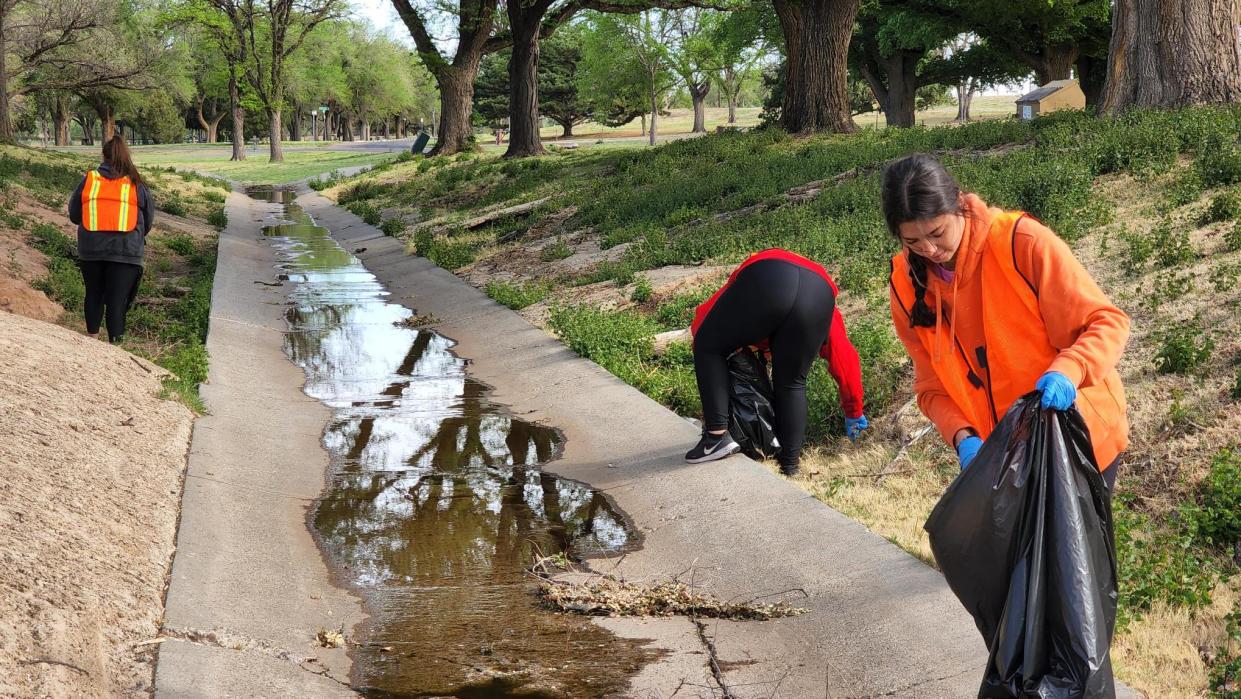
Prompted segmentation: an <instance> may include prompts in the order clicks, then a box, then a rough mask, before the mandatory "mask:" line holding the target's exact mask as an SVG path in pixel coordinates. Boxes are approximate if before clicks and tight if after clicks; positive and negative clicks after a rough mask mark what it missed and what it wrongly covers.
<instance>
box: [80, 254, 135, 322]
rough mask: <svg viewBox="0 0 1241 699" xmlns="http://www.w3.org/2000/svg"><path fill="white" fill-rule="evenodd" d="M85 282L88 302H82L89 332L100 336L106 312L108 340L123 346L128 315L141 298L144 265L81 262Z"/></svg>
mask: <svg viewBox="0 0 1241 699" xmlns="http://www.w3.org/2000/svg"><path fill="white" fill-rule="evenodd" d="M78 266H80V267H81V268H82V281H83V282H85V283H86V299H85V300H84V301H83V302H82V307H83V310H85V312H86V332H88V333H91V334H92V335H93V334H95V333H97V332H99V325H100V323H101V322H102V321H103V316H104V308H105V307H106V308H107V313H108V339H109V340H110V341H112V342H120V341H121V339H122V338H123V337H124V336H125V314H126V313H127V312H128V311H129V306H130V305H131V304H132V303H133V302H134V297H135V296H137V295H138V282H139V281H141V280H142V265H131V264H126V263H124V262H102V261H95V260H92V261H82V262H79V263H78Z"/></svg>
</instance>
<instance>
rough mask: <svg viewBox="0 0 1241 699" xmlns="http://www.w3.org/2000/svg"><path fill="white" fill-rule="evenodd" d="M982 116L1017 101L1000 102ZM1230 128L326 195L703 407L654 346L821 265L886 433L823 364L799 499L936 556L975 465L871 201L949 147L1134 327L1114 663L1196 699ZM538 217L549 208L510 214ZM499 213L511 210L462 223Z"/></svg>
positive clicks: (869, 142) (626, 157)
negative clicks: (780, 260)
mask: <svg viewBox="0 0 1241 699" xmlns="http://www.w3.org/2000/svg"><path fill="white" fill-rule="evenodd" d="M982 106H985V107H986V108H987V109H988V110H993V111H994V112H995V113H996V114H998V113H999V111H1000V109H1001V108H1004V109H1005V110H1007V107H1006V106H1005V104H1004V100H1001V99H998V98H997V99H992V100H989V102H988V103H985V104H984V105H982ZM979 111H981V110H979ZM979 111H976V115H978V114H979ZM944 114H946V112H944ZM944 114H941V115H940V116H941V117H943V116H944ZM951 116H955V111H954V112H953V114H951V115H948V118H951ZM1239 137H1241V109H1191V110H1184V111H1181V112H1175V113H1162V112H1134V113H1131V114H1129V115H1126V117H1124V118H1123V119H1118V120H1111V119H1096V118H1094V117H1090V116H1087V115H1085V114H1082V113H1064V114H1057V115H1053V116H1049V117H1045V118H1042V119H1039V120H1036V121H1035V122H1021V121H1018V120H1016V119H990V120H980V121H978V122H976V123H973V124H969V125H964V126H956V125H953V126H943V127H920V128H913V129H906V130H884V129H878V130H876V129H865V130H863V131H861V132H860V133H858V134H854V135H849V136H818V137H813V138H809V139H795V138H790V137H788V136H787V135H784V134H781V133H779V132H776V131H754V132H751V133H736V134H724V135H708V136H705V137H702V138H695V139H684V140H679V141H676V142H674V143H670V144H666V145H661V146H660V147H658V148H653V149H652V148H642V147H634V148H615V149H606V150H605V149H591V148H583V149H580V150H576V151H562V152H553V154H551V155H548V156H545V157H540V158H530V159H523V160H516V161H504V160H500V159H498V158H496V157H494V156H492V155H482V156H480V155H477V154H463V155H458V156H454V157H452V158H431V159H418V160H415V161H411V162H406V163H398V164H394V165H387V166H383V167H381V168H378V169H376V170H375V171H374V172H372V173H368V174H366V175H363V176H360V177H357V178H349V179H346V180H344V181H343V182H339V183H336V184H335V185H334V186H332V187H331V188H329V189H328V190H327V191H326V193H327V194H328V196H331V197H335V198H337V199H338V200H339V201H340V202H341V203H343V204H346V205H348V206H349V208H350V209H351V210H358V211H366V212H370V213H372V214H373V215H374V218H375V219H376V220H377V221H379V220H380V219H384V220H382V221H381V223H382V224H383V225H384V227H385V230H391V231H393V232H394V233H396V234H398V235H402V236H404V237H405V238H406V240H407V241H408V242H409V243H410V244H411V251H414V252H416V253H417V254H420V255H423V256H425V257H428V258H429V259H431V260H432V261H434V262H436V263H437V264H439V265H440V266H442V267H445V268H447V269H449V270H452V271H454V272H456V273H457V274H459V275H461V276H463V277H464V278H465V279H467V280H468V281H470V282H471V283H473V284H475V285H477V286H480V287H483V288H485V290H486V291H487V293H488V294H489V295H491V296H492V297H493V298H495V299H496V300H497V301H499V302H501V303H504V304H505V305H508V306H510V307H512V308H514V309H519V311H520V312H521V313H522V314H523V316H525V317H526V318H527V319H529V320H530V321H531V322H533V323H535V324H538V325H540V326H542V327H544V328H545V329H547V330H548V331H549V332H553V333H555V334H556V335H557V336H558V337H560V338H561V339H562V340H563V341H564V342H565V343H566V344H567V345H569V346H570V347H571V348H572V349H574V350H575V351H577V352H578V353H580V354H582V355H584V356H586V357H588V358H591V359H593V360H595V361H596V362H598V363H600V364H601V365H603V366H604V367H605V368H607V369H608V370H609V371H611V372H613V373H614V374H615V375H617V376H618V377H619V378H621V379H623V380H625V381H627V382H629V383H631V384H633V385H634V386H636V387H637V388H639V389H640V390H642V391H644V392H645V393H647V394H648V395H650V396H651V397H653V398H655V399H656V400H659V401H660V402H662V403H663V404H665V405H667V406H668V407H670V408H672V409H674V410H676V411H678V412H680V413H681V414H683V415H686V416H694V415H696V414H697V412H698V411H699V410H700V406H699V404H698V395H697V390H696V386H695V381H694V373H693V367H692V357H691V354H690V351H689V347H688V345H687V344H686V343H685V342H683V341H673V342H672V344H669V345H667V348H666V350H663V351H656V341H655V338H656V335H659V334H661V333H663V332H666V331H675V330H677V329H681V328H684V327H686V326H687V325H688V323H689V320H690V318H691V317H692V312H693V308H694V306H695V305H696V303H698V302H699V301H701V300H702V299H703V298H704V297H705V295H706V294H708V293H710V291H711V290H713V289H714V288H715V286H717V285H718V283H719V281H720V279H721V278H722V276H723V275H724V274H726V273H727V270H728V269H730V268H731V266H733V265H735V264H736V263H738V262H739V261H741V260H742V259H744V257H745V256H746V255H747V254H748V253H750V252H753V251H755V250H760V249H763V248H765V247H772V246H778V247H785V248H789V249H792V250H794V251H796V252H799V253H801V254H804V255H806V256H808V257H811V258H812V259H815V260H817V261H819V262H821V263H823V264H824V266H825V267H827V269H829V270H830V271H831V272H832V273H833V275H834V276H835V277H836V280H837V281H838V282H839V284H840V287H841V289H842V294H841V297H840V304H841V307H842V309H843V310H844V312H845V317H846V318H847V322H848V325H849V334H850V336H851V338H852V339H853V341H854V344H855V345H856V346H857V348H858V350H859V353H860V355H861V356H862V359H863V375H864V381H865V385H866V389H867V414H868V416H869V417H870V418H871V423H872V425H873V427H872V429H871V430H870V431H869V432H868V434H866V435H865V437H864V438H863V439H862V440H861V443H860V444H859V445H857V446H853V445H851V444H850V443H849V442H848V440H845V439H843V438H842V437H841V434H840V433H841V426H840V425H841V415H840V409H839V406H838V399H837V396H836V389H835V386H834V384H833V383H832V382H831V380H830V377H828V376H827V374H826V371H824V370H823V367H822V365H821V363H816V365H817V366H816V367H815V369H814V370H813V372H812V375H811V379H810V385H809V390H808V393H809V399H810V410H811V415H810V423H811V425H812V428H811V434H810V435H809V437H810V439H811V444H812V448H811V450H810V453H809V454H808V455H807V457H806V458H805V460H804V462H803V473H802V475H801V476H799V477H797V478H796V479H795V482H797V483H798V484H799V485H801V486H802V487H804V488H805V489H806V490H807V491H808V492H809V493H811V494H813V495H814V496H816V497H818V498H819V499H821V500H823V501H824V502H826V503H827V504H829V505H831V506H833V507H835V508H837V509H838V510H840V511H842V512H844V513H846V514H848V515H849V516H851V517H854V518H855V519H857V520H858V521H860V522H862V523H863V524H864V525H866V526H867V527H869V528H870V529H871V530H873V531H875V532H876V533H878V534H880V535H881V536H884V537H885V538H888V539H889V540H891V541H893V542H894V543H896V544H897V545H899V546H901V547H902V548H904V549H906V550H907V551H909V552H910V553H912V554H913V555H915V556H919V557H920V558H922V559H924V560H927V561H928V562H930V559H931V556H930V553H929V549H928V547H927V543H926V534H925V532H924V531H923V530H922V526H921V525H922V522H924V521H925V520H926V516H927V514H928V513H929V511H930V509H931V507H932V506H933V505H934V503H935V502H936V501H937V499H938V498H939V495H940V494H941V493H942V492H943V489H944V488H945V487H946V486H947V485H948V483H950V482H951V480H952V479H953V478H954V477H955V475H956V473H957V471H958V469H957V465H956V459H955V455H954V454H952V452H951V450H950V449H948V448H947V447H946V446H944V445H943V444H942V443H940V440H939V439H937V436H936V434H935V433H934V432H931V433H930V434H923V433H922V432H921V428H922V427H923V426H924V425H925V424H926V422H925V419H924V418H922V417H921V416H920V415H919V414H918V411H917V408H916V406H915V405H914V403H913V400H912V398H913V396H912V394H911V388H910V385H911V383H912V381H911V377H910V366H909V361H908V358H907V357H906V356H905V353H904V351H903V348H902V347H901V346H900V343H899V341H898V340H897V338H896V337H895V334H894V332H893V330H892V327H891V319H890V315H889V309H888V296H887V274H888V260H889V258H890V256H891V255H892V254H893V253H894V252H895V250H896V244H895V242H894V240H893V239H892V238H891V236H890V234H888V232H887V231H886V229H885V226H884V223H883V220H882V216H881V214H880V212H879V210H878V200H879V196H878V187H879V174H880V170H881V167H882V165H883V163H884V162H886V161H888V160H890V159H891V158H894V157H898V156H900V155H904V154H907V153H912V152H932V153H937V154H939V155H940V157H941V158H943V160H944V162H945V163H946V164H947V165H948V166H949V168H950V169H951V170H952V171H953V172H954V173H955V174H956V175H957V177H958V178H959V179H960V180H961V182H962V184H963V186H964V187H965V188H966V189H969V190H972V191H976V192H978V193H979V194H981V195H982V196H983V197H984V198H985V199H987V200H988V201H989V202H991V203H993V204H995V205H1000V206H1005V207H1009V208H1016V209H1022V210H1025V211H1029V212H1030V213H1032V214H1034V215H1035V216H1037V217H1039V218H1040V219H1042V220H1043V221H1045V222H1046V223H1048V225H1050V226H1051V227H1052V228H1053V230H1056V231H1057V232H1058V233H1059V234H1060V235H1061V236H1062V237H1064V238H1065V239H1066V240H1068V241H1069V242H1070V244H1071V245H1072V246H1073V248H1074V250H1075V253H1076V254H1077V256H1078V258H1079V259H1080V260H1081V262H1082V263H1083V264H1084V265H1085V266H1086V268H1087V269H1088V270H1089V271H1090V272H1091V273H1092V275H1093V276H1094V278H1095V279H1096V280H1097V281H1098V282H1099V284H1100V285H1101V286H1102V287H1103V289H1104V290H1105V291H1106V292H1107V293H1108V294H1109V295H1110V296H1111V297H1112V299H1113V300H1114V301H1115V302H1116V303H1117V304H1118V305H1120V307H1121V308H1123V309H1124V310H1125V311H1126V312H1128V313H1129V314H1130V316H1131V317H1132V319H1133V330H1132V335H1131V339H1130V343H1129V347H1128V349H1127V351H1126V353H1125V355H1124V356H1123V358H1122V361H1121V364H1120V367H1119V369H1120V371H1121V374H1122V376H1123V377H1124V380H1125V384H1126V389H1127V392H1128V398H1129V420H1130V423H1131V428H1132V445H1131V447H1130V450H1129V452H1128V453H1127V455H1126V458H1125V460H1124V462H1123V463H1122V465H1121V475H1120V478H1119V481H1118V490H1117V494H1116V533H1117V555H1118V562H1119V570H1120V575H1121V579H1120V586H1121V590H1120V593H1121V601H1120V604H1121V629H1120V631H1119V633H1118V636H1117V638H1116V641H1115V645H1114V649H1115V651H1114V658H1115V664H1116V668H1117V672H1118V674H1119V676H1120V677H1121V678H1122V679H1124V680H1125V681H1127V682H1129V683H1130V684H1132V685H1134V686H1136V687H1137V688H1138V689H1140V690H1142V691H1144V692H1145V693H1146V694H1147V696H1152V697H1154V696H1158V697H1200V696H1203V695H1204V694H1207V693H1208V692H1209V691H1210V690H1211V689H1212V688H1219V687H1223V686H1225V685H1226V684H1227V683H1228V682H1235V681H1236V675H1237V674H1238V673H1241V647H1239V646H1238V644H1237V642H1235V641H1229V640H1228V636H1229V632H1228V630H1227V629H1228V617H1227V615H1228V612H1229V610H1230V609H1232V608H1234V607H1235V606H1236V600H1237V599H1238V596H1239V595H1241V575H1238V572H1239V568H1238V563H1237V562H1236V561H1235V560H1234V559H1233V552H1232V547H1233V546H1234V545H1235V546H1238V547H1241V542H1238V541H1233V540H1232V539H1236V538H1238V535H1237V533H1236V532H1235V531H1233V530H1228V531H1225V530H1226V529H1227V526H1226V525H1223V524H1221V522H1226V521H1233V520H1229V517H1230V516H1231V517H1235V512H1236V511H1238V510H1239V509H1241V478H1238V477H1236V475H1235V474H1236V473H1237V472H1238V470H1241V457H1239V456H1237V453H1238V438H1237V435H1238V434H1241V315H1239V314H1237V313H1236V312H1235V309H1236V307H1237V305H1238V303H1241V297H1239V296H1238V294H1241V220H1238V219H1241V143H1239V142H1238V139H1239ZM527 202H538V204H537V205H536V206H535V207H534V208H533V209H532V210H531V209H529V208H522V209H518V211H521V212H523V213H521V214H512V215H509V216H501V215H498V214H497V212H502V211H504V210H505V208H506V207H510V206H513V205H517V204H522V203H527ZM482 214H490V215H495V216H496V217H495V219H494V221H492V222H491V223H490V224H487V225H482V226H479V225H476V224H471V226H470V227H469V228H468V229H466V228H464V227H463V226H462V225H461V224H462V223H463V222H464V221H465V220H466V219H470V218H474V217H476V216H479V215H482ZM660 344H661V345H662V344H663V341H662V339H661V342H660ZM919 435H921V436H919ZM1230 450H1231V451H1230ZM769 467H770V468H772V470H773V471H774V469H775V467H774V465H772V464H769ZM880 474H882V475H880ZM1230 537H1231V539H1230ZM1236 616H1241V615H1236ZM1237 625H1241V618H1234V621H1233V626H1234V627H1236V626H1237ZM1236 632H1237V633H1241V629H1237V630H1236ZM1216 696H1229V695H1226V694H1224V693H1223V691H1220V692H1217V694H1216Z"/></svg>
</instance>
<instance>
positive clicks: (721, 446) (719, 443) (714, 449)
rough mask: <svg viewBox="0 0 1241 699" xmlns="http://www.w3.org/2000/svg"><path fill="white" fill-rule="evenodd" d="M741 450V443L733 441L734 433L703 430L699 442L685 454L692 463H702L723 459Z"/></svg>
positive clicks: (686, 458)
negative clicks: (712, 432) (716, 432)
mask: <svg viewBox="0 0 1241 699" xmlns="http://www.w3.org/2000/svg"><path fill="white" fill-rule="evenodd" d="M739 451H741V447H740V445H738V444H737V443H736V442H735V441H733V438H732V435H730V434H728V432H725V433H724V434H718V435H717V434H711V433H710V432H703V433H702V439H700V440H698V444H696V445H695V446H694V448H693V449H690V450H689V452H687V453H686V454H685V460H686V461H688V462H690V463H691V464H701V463H703V462H705V461H715V460H716V459H722V458H724V457H726V456H728V455H730V454H736V453H737V452H739Z"/></svg>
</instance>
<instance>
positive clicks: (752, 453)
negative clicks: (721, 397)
mask: <svg viewBox="0 0 1241 699" xmlns="http://www.w3.org/2000/svg"><path fill="white" fill-rule="evenodd" d="M728 373H729V378H730V379H731V383H732V387H731V389H730V391H729V400H728V404H729V405H728V408H729V410H728V432H729V434H731V435H732V437H733V439H734V440H735V441H736V442H737V444H739V445H740V446H741V453H743V454H745V455H746V456H748V457H750V458H751V459H767V458H775V456H776V455H777V454H778V453H779V452H780V442H779V440H777V439H776V412H775V410H774V409H773V408H772V407H771V401H772V396H773V393H772V390H771V378H770V377H768V376H767V363H766V362H764V361H763V360H762V359H760V358H759V356H758V355H756V354H755V353H754V352H753V351H752V350H750V349H749V348H748V347H747V348H742V349H739V350H737V351H736V352H733V353H732V354H731V355H730V356H729V357H728Z"/></svg>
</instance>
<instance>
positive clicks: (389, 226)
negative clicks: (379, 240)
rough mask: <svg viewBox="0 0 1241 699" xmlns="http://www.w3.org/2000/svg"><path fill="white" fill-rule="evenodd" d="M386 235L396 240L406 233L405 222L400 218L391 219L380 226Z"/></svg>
mask: <svg viewBox="0 0 1241 699" xmlns="http://www.w3.org/2000/svg"><path fill="white" fill-rule="evenodd" d="M379 230H381V231H383V232H384V235H387V236H391V237H393V238H395V237H396V236H398V235H400V234H401V233H403V232H404V231H405V222H404V221H402V220H401V219H399V218H390V219H388V220H386V221H384V222H383V223H381V224H380V225H379Z"/></svg>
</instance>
